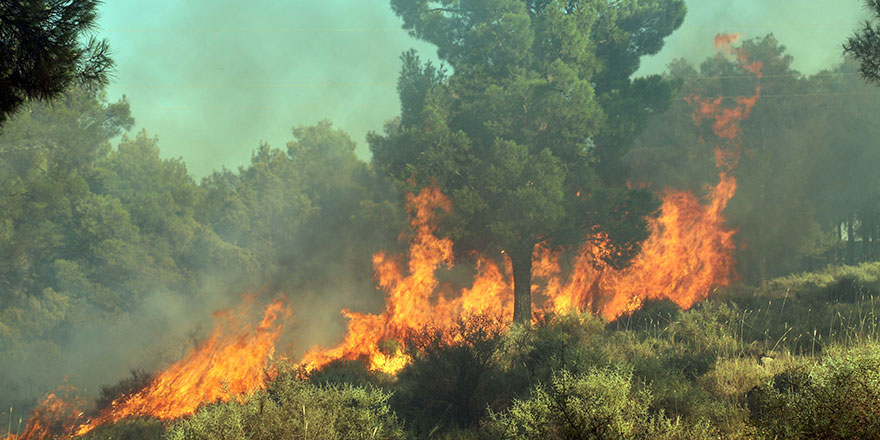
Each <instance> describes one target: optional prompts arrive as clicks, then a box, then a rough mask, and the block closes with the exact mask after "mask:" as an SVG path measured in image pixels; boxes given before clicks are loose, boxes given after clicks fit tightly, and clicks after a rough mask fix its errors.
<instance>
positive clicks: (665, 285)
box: [6, 34, 762, 440]
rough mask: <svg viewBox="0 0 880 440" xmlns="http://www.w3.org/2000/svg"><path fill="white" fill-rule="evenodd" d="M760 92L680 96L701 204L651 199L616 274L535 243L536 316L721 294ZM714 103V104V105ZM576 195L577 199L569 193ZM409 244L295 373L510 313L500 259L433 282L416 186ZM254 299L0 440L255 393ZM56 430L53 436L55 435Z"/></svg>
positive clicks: (435, 254)
mask: <svg viewBox="0 0 880 440" xmlns="http://www.w3.org/2000/svg"><path fill="white" fill-rule="evenodd" d="M737 39H738V35H721V34H719V35H718V36H717V37H716V38H715V43H716V47H718V48H719V50H720V51H722V52H724V53H725V54H727V55H728V56H731V55H734V54H735V55H736V59H737V61H738V63H739V65H740V68H741V69H742V70H745V71H748V72H751V73H752V74H754V75H755V76H756V77H757V78H758V79H760V78H761V67H762V66H761V64H760V62H750V61H749V60H748V57H747V56H746V53H745V52H744V51H743V50H742V49H741V48H739V49H735V48H733V47H732V44H733V43H734V42H735V41H736V40H737ZM760 95H761V87H760V86H758V87H757V89H756V92H755V94H754V95H753V96H751V97H737V98H734V99H733V106H731V105H730V102H729V100H727V101H725V98H723V97H718V98H711V99H710V98H704V97H701V96H697V95H691V96H689V97H687V98H686V101H687V102H688V103H690V104H691V105H692V106H693V107H694V112H693V115H692V117H693V120H694V123H695V124H697V125H699V124H702V123H703V122H704V121H711V122H712V130H713V132H714V134H715V135H716V136H717V137H718V139H719V140H720V144H719V145H718V146H717V147H716V149H715V154H716V165H717V167H718V169H719V182H718V183H717V184H716V185H714V186H712V187H710V188H708V189H707V194H706V196H705V197H704V198H703V200H702V201H701V198H700V197H698V196H696V195H694V194H692V193H690V192H686V191H677V190H671V189H667V190H665V191H664V192H663V202H662V207H661V209H662V211H661V212H662V214H661V216H660V217H658V218H656V219H651V220H649V228H650V232H651V234H650V237H649V238H648V239H647V240H646V241H645V242H644V243H643V245H642V249H641V253H640V254H639V255H638V256H637V257H636V258H635V259H634V260H633V261H632V263H631V265H630V266H629V267H627V268H625V269H622V270H614V269H612V268H610V267H603V266H601V265H597V263H596V262H597V261H600V258H598V257H600V256H601V255H602V254H603V253H605V252H609V249H610V247H609V246H607V243H606V242H605V241H603V236H602V235H601V232H599V233H596V232H595V231H594V232H593V233H592V236H591V237H590V238H591V239H590V240H587V242H586V244H585V245H584V246H583V247H582V248H581V249H580V250H579V251H578V252H577V253H576V255H575V257H574V258H573V264H572V269H571V270H570V271H567V273H565V274H564V273H563V271H562V270H561V268H560V255H559V252H558V251H554V250H551V249H547V248H545V247H543V246H542V245H540V244H539V245H538V246H537V247H536V249H535V253H534V263H533V269H532V270H533V276H534V278H535V279H539V280H543V281H544V284H543V286H539V285H535V286H533V289H534V290H535V291H536V293H537V295H536V296H538V298H539V299H540V298H541V297H543V301H537V303H536V310H537V312H538V313H542V312H555V313H564V312H568V311H571V310H589V311H591V312H593V313H596V314H601V315H602V316H604V317H605V318H606V319H608V320H613V319H616V318H618V317H620V316H621V315H624V314H627V313H631V312H633V311H635V310H637V309H638V308H639V307H641V305H642V304H643V303H644V301H645V300H646V299H661V298H665V299H669V300H671V301H673V302H675V303H676V304H678V305H679V306H680V307H682V308H689V307H691V306H692V305H694V304H695V303H696V302H698V301H700V300H702V299H704V298H706V297H707V296H708V295H709V294H710V292H711V291H712V289H713V288H716V287H718V286H725V285H728V284H729V283H730V282H731V280H732V279H733V278H735V276H736V275H735V271H734V263H735V262H734V259H733V253H734V251H735V244H734V241H733V236H734V234H735V231H734V230H732V229H730V228H728V227H726V226H725V224H724V223H725V219H724V215H723V211H724V209H725V208H726V206H727V203H728V202H729V201H730V199H731V198H732V197H733V195H734V194H735V192H736V187H737V183H736V178H735V177H734V176H733V175H732V174H731V172H732V170H733V169H734V168H735V167H736V164H737V160H738V158H739V145H738V142H737V139H738V136H739V134H740V133H741V129H740V122H741V121H742V120H744V119H745V118H747V117H748V116H749V114H750V112H751V110H752V108H753V107H754V105H755V103H756V102H757V100H758V99H759V98H760ZM725 104H726V105H725ZM578 196H579V197H580V193H578ZM407 209H408V210H409V211H410V214H411V223H412V230H413V232H414V235H413V238H412V239H411V240H410V246H409V250H408V252H407V254H406V256H405V257H406V258H405V261H406V265H405V266H404V258H402V257H395V256H391V255H388V254H386V253H385V252H379V253H377V254H375V255H374V256H373V266H374V269H375V274H376V281H377V284H378V286H379V287H380V288H381V289H382V290H384V291H385V293H386V305H385V309H384V311H382V312H381V313H379V314H368V313H359V312H354V311H351V310H343V311H342V314H343V315H344V316H345V317H346V318H348V332H347V334H346V335H345V337H344V339H343V340H342V342H341V343H340V344H339V345H337V346H335V347H331V348H322V347H315V348H313V349H311V350H309V351H308V352H307V353H306V354H305V355H304V356H303V358H302V360H301V362H300V365H301V366H302V367H303V368H305V369H306V370H312V369H315V368H320V367H322V366H325V365H327V364H329V363H330V362H332V361H334V360H338V359H351V360H356V359H359V360H364V361H365V362H366V365H367V366H368V368H369V369H370V370H373V371H383V372H386V373H390V374H394V373H396V372H397V371H399V370H400V369H401V368H403V367H404V366H405V365H406V364H407V363H408V362H409V361H410V359H409V358H408V355H407V354H406V351H405V347H404V346H403V344H405V343H406V338H407V336H408V335H409V334H410V333H411V332H415V331H419V330H420V329H423V328H424V327H425V326H432V327H435V328H439V329H451V328H453V326H454V325H455V324H456V323H457V322H458V320H459V319H466V317H467V316H469V315H483V316H489V317H495V318H497V322H498V323H499V325H503V323H504V322H507V320H505V319H503V317H504V316H505V315H506V314H509V311H510V310H511V309H512V304H513V288H512V284H511V282H510V278H511V277H510V272H511V271H510V264H509V260H505V261H504V263H505V264H504V265H503V268H502V267H499V265H498V263H497V262H495V261H494V260H492V259H489V258H485V257H479V258H478V259H477V263H476V265H477V267H476V270H477V275H476V277H475V279H474V282H473V284H472V285H471V287H470V288H469V289H462V290H460V291H459V292H452V291H451V290H452V289H451V288H449V287H447V286H443V285H441V283H440V282H439V281H438V278H437V271H438V270H439V269H441V268H444V267H451V266H452V265H453V264H454V257H453V252H452V245H453V243H452V241H450V240H449V239H447V238H441V237H438V236H437V235H436V227H435V214H436V212H437V211H438V210H439V211H445V212H449V211H450V210H451V209H452V204H451V203H450V201H449V199H447V198H446V197H445V196H444V195H443V194H442V193H441V192H440V191H439V190H438V189H436V188H426V189H424V190H423V191H422V192H420V193H419V194H418V195H412V194H410V195H409V196H408V197H407ZM253 301H254V297H253V296H248V297H246V298H245V301H244V304H243V306H241V307H240V308H238V309H236V310H232V311H226V312H218V313H216V314H215V320H216V323H215V327H214V329H213V331H212V333H211V336H210V337H209V338H208V339H207V341H205V342H204V343H203V344H201V345H200V346H199V347H197V348H196V349H194V350H193V351H192V352H191V353H190V354H189V355H187V356H186V357H185V358H183V359H182V360H180V361H178V362H177V363H175V364H173V365H171V366H170V367H168V368H167V369H166V370H165V371H163V372H162V373H161V374H160V375H159V376H157V377H156V378H155V379H154V380H153V381H152V382H151V383H150V384H149V385H148V386H147V387H146V388H145V389H144V390H142V391H140V392H138V393H136V394H133V395H130V396H123V397H121V398H119V399H117V400H116V401H114V402H113V403H112V404H111V405H110V407H109V408H107V409H106V410H104V411H103V412H102V413H101V414H100V415H99V416H98V417H96V418H94V419H93V420H90V421H86V422H80V420H79V419H80V418H81V417H82V412H79V411H78V410H76V408H79V407H82V405H81V404H80V403H71V401H68V400H65V399H62V398H59V397H57V396H56V394H50V395H49V396H47V398H46V399H45V400H44V401H43V402H42V403H41V405H40V406H39V408H38V409H37V410H36V411H35V413H34V416H33V417H32V418H31V419H30V420H29V421H28V424H27V426H26V430H25V432H24V433H23V434H21V435H19V436H16V435H13V434H9V435H8V436H7V438H6V440H37V439H43V438H47V437H48V436H50V435H55V436H59V435H60V436H61V438H70V437H71V436H74V435H82V434H85V433H87V432H89V431H91V430H92V429H94V428H95V427H97V426H99V425H102V424H105V423H112V422H115V421H118V420H121V419H124V418H126V417H132V416H152V417H156V418H159V419H162V420H170V419H175V418H178V417H181V416H184V415H188V414H192V413H193V412H195V411H196V410H197V409H198V407H199V406H201V405H203V404H207V403H212V402H216V401H229V400H230V399H233V398H237V396H242V395H244V394H245V393H247V392H250V391H253V390H258V389H262V388H264V387H265V385H266V381H267V380H268V379H269V378H270V376H271V374H267V373H270V371H269V369H267V368H268V367H267V364H268V362H269V361H270V360H271V359H272V356H273V353H274V349H275V343H276V341H277V339H278V337H279V336H280V334H281V331H282V326H281V324H282V322H283V321H284V320H285V319H286V318H288V317H289V316H290V311H289V310H288V309H287V307H286V306H285V305H284V304H283V303H282V301H280V300H276V301H274V302H272V303H271V304H270V305H269V306H268V307H267V308H266V309H265V312H264V315H263V318H262V321H261V322H260V323H259V324H258V325H257V326H256V327H254V326H253V325H250V324H248V323H247V322H248V320H247V316H248V314H249V310H250V307H251V305H252V303H253ZM59 424H60V425H61V426H63V428H59V427H58V426H59Z"/></svg>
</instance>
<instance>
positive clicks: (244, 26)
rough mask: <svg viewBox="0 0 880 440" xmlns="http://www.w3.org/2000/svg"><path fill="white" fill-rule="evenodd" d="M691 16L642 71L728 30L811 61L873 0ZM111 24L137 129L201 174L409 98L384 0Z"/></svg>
mask: <svg viewBox="0 0 880 440" xmlns="http://www.w3.org/2000/svg"><path fill="white" fill-rule="evenodd" d="M687 3H688V9H689V11H688V16H687V19H686V20H685V23H684V25H683V26H682V27H681V28H680V29H679V30H678V31H677V32H676V33H675V34H673V35H672V36H671V37H670V38H669V39H668V40H667V44H666V47H665V48H664V49H663V51H662V52H661V53H660V54H658V55H657V56H655V57H653V58H651V59H647V60H645V61H644V64H643V68H642V70H641V72H645V73H653V72H660V71H662V70H663V69H664V68H665V66H666V64H667V63H668V62H669V60H671V59H674V58H679V57H685V58H688V59H690V60H692V61H694V62H699V61H702V59H704V58H705V57H706V56H708V55H710V54H711V53H712V39H713V37H714V36H715V34H717V33H718V32H731V33H740V34H742V35H743V37H744V38H749V37H753V36H762V35H765V34H767V33H770V32H773V33H774V34H775V35H776V37H777V39H778V40H779V41H780V42H781V43H782V44H784V45H785V46H787V47H788V49H789V53H791V54H792V55H793V56H794V63H795V66H794V67H795V68H796V69H798V70H800V71H801V72H804V73H812V72H815V71H816V70H819V69H821V68H823V67H825V66H828V65H830V64H833V63H836V62H838V61H839V60H840V52H841V50H840V45H841V44H842V42H843V41H844V39H845V38H846V37H847V36H848V35H849V34H850V33H851V32H852V31H853V30H854V29H855V28H856V27H857V26H858V25H859V23H860V22H861V21H862V20H863V19H864V18H865V10H864V8H863V6H862V4H863V2H862V0H737V1H731V2H728V1H722V0H689V1H688V2H687ZM100 12H101V20H100V26H101V32H102V34H103V35H104V36H105V37H106V38H107V39H109V41H110V44H111V47H112V48H113V51H114V54H115V60H116V63H117V68H116V74H115V79H114V82H113V84H112V85H111V86H110V87H109V90H108V94H109V98H110V99H112V100H115V99H118V98H119V97H121V96H122V95H123V94H124V95H126V96H127V97H128V100H129V102H130V103H131V107H132V112H133V114H134V116H135V118H136V120H137V126H136V127H137V129H138V130H140V129H141V128H143V129H146V130H147V132H148V133H149V134H151V135H156V136H158V137H159V141H160V142H159V146H160V148H161V151H162V154H163V156H165V157H182V158H183V160H184V161H185V162H186V164H187V167H188V168H189V170H190V171H191V172H192V173H193V174H194V175H195V176H197V177H202V176H204V175H206V174H208V173H210V172H211V171H212V170H214V169H218V168H220V167H223V166H226V167H228V168H235V167H237V166H239V165H244V164H246V163H247V162H248V161H249V160H250V156H251V152H252V151H253V150H254V149H255V148H256V147H257V146H258V145H259V143H260V141H261V140H262V141H265V142H268V143H269V144H270V145H272V146H274V147H284V145H285V143H286V142H287V141H288V140H290V139H291V134H290V129H291V128H292V127H293V126H296V125H300V124H307V125H308V124H314V123H316V122H317V121H319V120H321V119H325V118H326V119H330V120H331V121H333V123H334V124H335V125H336V126H337V127H340V128H343V129H345V130H346V131H347V132H348V133H349V134H351V136H352V138H353V139H354V140H355V141H356V142H357V143H358V154H359V155H360V156H361V157H363V158H366V157H368V156H369V152H368V149H367V146H366V141H365V139H364V137H365V135H366V133H367V132H368V131H370V130H380V129H381V127H382V124H383V122H384V121H386V120H388V119H390V118H392V117H393V116H394V115H396V114H397V113H398V111H399V105H398V101H397V94H396V90H395V80H396V77H397V72H398V69H399V60H398V57H399V55H400V53H401V52H402V51H404V50H406V49H408V48H411V47H415V48H416V49H418V50H419V51H420V52H422V53H423V54H425V55H427V56H433V54H434V50H433V48H432V47H431V46H429V45H427V44H425V43H422V42H418V41H415V40H413V39H411V38H410V37H409V36H408V35H406V33H405V32H404V31H402V30H401V29H400V22H399V21H398V19H397V17H395V16H394V14H393V13H392V12H391V9H390V7H389V2H388V1H386V0H355V1H351V0H347V1H344V0H253V1H250V2H241V1H231V0H210V1H208V0H188V1H185V2H182V1H179V0H174V1H172V0H154V1H151V2H143V1H135V0H110V1H107V2H106V3H105V4H104V5H102V6H101V10H100Z"/></svg>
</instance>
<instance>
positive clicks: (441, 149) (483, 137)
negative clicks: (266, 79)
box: [368, 0, 685, 323]
mask: <svg viewBox="0 0 880 440" xmlns="http://www.w3.org/2000/svg"><path fill="white" fill-rule="evenodd" d="M391 6H392V9H393V10H394V12H395V13H396V14H397V15H398V16H400V17H401V18H402V19H403V27H404V29H406V30H407V31H409V33H410V34H411V35H413V36H414V37H416V38H419V39H422V40H425V41H428V42H430V43H433V44H434V45H436V46H437V53H438V56H439V57H440V59H441V60H442V61H444V62H445V63H447V64H448V67H449V68H450V69H451V73H449V72H447V71H446V69H445V68H444V67H443V66H441V67H435V66H433V65H432V64H431V63H423V62H421V60H420V59H419V57H418V55H417V54H416V53H415V52H412V51H410V52H407V53H405V54H404V55H403V56H402V60H403V68H402V70H401V74H400V78H399V81H398V92H399V95H400V100H401V109H402V110H401V116H400V119H399V120H398V121H394V122H392V123H390V124H388V126H387V127H386V130H385V133H384V134H383V135H378V134H372V135H371V136H370V137H369V139H368V140H369V143H370V148H371V151H372V152H373V157H374V161H375V163H376V164H378V166H379V167H380V168H381V169H383V170H384V171H385V172H387V173H389V174H390V175H391V176H393V177H394V178H395V179H397V180H398V181H400V182H405V185H407V186H409V187H410V189H417V188H419V187H424V186H430V185H436V186H438V187H440V188H441V189H442V190H443V191H444V192H445V193H446V194H447V195H448V196H449V197H451V199H452V202H453V205H454V207H455V208H454V212H453V214H452V215H451V216H449V217H448V218H447V219H446V224H445V230H446V231H447V232H448V233H449V234H450V235H451V236H452V237H453V238H454V239H455V240H456V243H457V246H458V247H459V249H460V250H480V251H494V252H501V251H503V252H504V253H505V254H506V255H508V256H509V258H510V260H511V262H512V265H513V276H514V284H515V289H514V290H515V306H514V320H515V321H517V322H521V323H528V322H529V321H530V320H531V291H530V285H531V258H532V252H533V250H534V248H535V245H536V244H538V243H545V244H547V245H549V246H572V245H575V244H578V243H582V242H583V241H584V240H603V241H606V240H607V241H608V242H609V244H610V245H612V246H613V247H614V249H615V251H613V252H610V253H608V257H607V261H605V263H608V264H611V265H612V266H615V267H619V266H622V265H625V264H626V262H627V261H628V259H629V258H631V257H632V256H633V255H635V254H636V253H637V252H638V249H639V243H640V241H641V240H643V239H644V238H645V237H646V235H647V232H646V227H645V217H646V216H648V215H649V214H650V213H651V212H653V211H654V210H655V209H656V207H657V204H656V201H655V200H654V199H653V197H652V195H651V194H649V193H647V192H645V191H640V190H630V189H627V188H626V187H625V185H623V183H624V182H625V179H624V176H623V175H622V172H623V167H622V165H621V162H620V158H621V156H622V155H623V153H624V152H625V151H626V149H627V147H628V146H629V144H630V143H631V140H632V139H633V138H634V136H635V135H636V134H637V133H638V132H639V130H640V129H641V128H642V126H643V125H644V122H645V119H646V117H647V116H648V115H649V114H651V113H653V112H656V111H659V110H662V109H663V108H665V107H666V106H667V105H668V102H669V99H670V98H671V96H672V91H673V90H674V88H675V83H674V82H671V81H666V80H664V79H662V78H660V77H659V76H652V77H648V78H639V79H631V76H632V75H633V73H634V72H635V71H636V70H637V69H638V67H639V60H640V57H642V56H644V55H648V54H653V53H656V52H657V51H659V50H660V48H661V47H662V45H663V39H664V38H665V37H666V36H668V35H669V34H670V33H671V32H672V31H674V30H675V29H676V28H677V27H678V26H679V25H681V23H682V21H683V19H684V15H685V6H684V2H682V1H679V0H652V1H639V2H636V1H598V2H579V1H552V0H547V1H522V0H491V1H484V2H468V1H453V0H445V1H438V2H430V1H424V0H392V2H391ZM496 255H497V254H496Z"/></svg>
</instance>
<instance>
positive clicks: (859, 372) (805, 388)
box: [748, 343, 880, 439]
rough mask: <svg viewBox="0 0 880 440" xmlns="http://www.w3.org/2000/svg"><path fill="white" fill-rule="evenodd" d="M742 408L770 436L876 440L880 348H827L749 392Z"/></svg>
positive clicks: (879, 428)
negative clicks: (814, 359)
mask: <svg viewBox="0 0 880 440" xmlns="http://www.w3.org/2000/svg"><path fill="white" fill-rule="evenodd" d="M748 406H749V409H750V411H751V412H752V418H753V420H754V421H755V422H756V424H757V425H758V426H759V427H760V428H762V429H763V430H764V431H765V432H766V434H767V435H768V436H769V437H771V438H772V437H779V438H822V439H868V438H871V439H874V438H880V345H877V344H876V343H868V344H866V345H863V346H860V347H856V348H850V349H833V350H829V351H828V353H826V354H825V355H824V356H823V358H822V359H821V360H820V361H819V362H817V363H815V364H807V363H805V364H803V365H800V366H797V367H795V368H792V369H789V370H787V371H784V372H782V373H780V374H778V375H776V376H774V377H773V379H772V380H771V381H770V382H769V383H767V384H766V385H764V386H762V387H758V388H755V389H754V390H752V391H751V392H749V395H748Z"/></svg>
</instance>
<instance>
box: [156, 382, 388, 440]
mask: <svg viewBox="0 0 880 440" xmlns="http://www.w3.org/2000/svg"><path fill="white" fill-rule="evenodd" d="M389 397H390V396H389V395H388V394H387V393H384V392H382V391H380V390H379V389H376V388H372V387H368V388H357V387H353V386H350V385H323V386H317V385H312V384H309V383H307V382H304V381H301V380H299V379H296V377H295V375H293V374H283V375H282V376H280V377H279V378H277V379H276V380H275V381H273V382H272V383H271V384H270V386H269V388H268V389H267V390H266V391H261V392H258V393H255V394H252V395H250V396H248V398H247V400H246V401H245V402H238V401H235V400H233V401H230V402H227V403H219V404H215V405H211V406H208V407H205V408H202V409H201V410H199V411H198V412H197V413H196V414H195V415H193V416H192V417H190V418H188V419H185V420H182V421H180V422H177V423H176V424H174V425H173V426H171V427H170V428H169V430H168V434H167V436H166V438H167V439H168V440H184V439H186V440H195V439H206V440H207V439H218V438H222V439H228V440H234V439H253V440H260V439H265V440H270V439H280V438H296V439H316V440H317V439H321V440H332V439H370V438H383V439H402V438H404V433H403V430H402V429H401V427H400V424H399V423H398V421H397V418H396V417H395V416H394V414H393V413H392V412H391V409H390V408H389V406H388V399H389Z"/></svg>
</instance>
